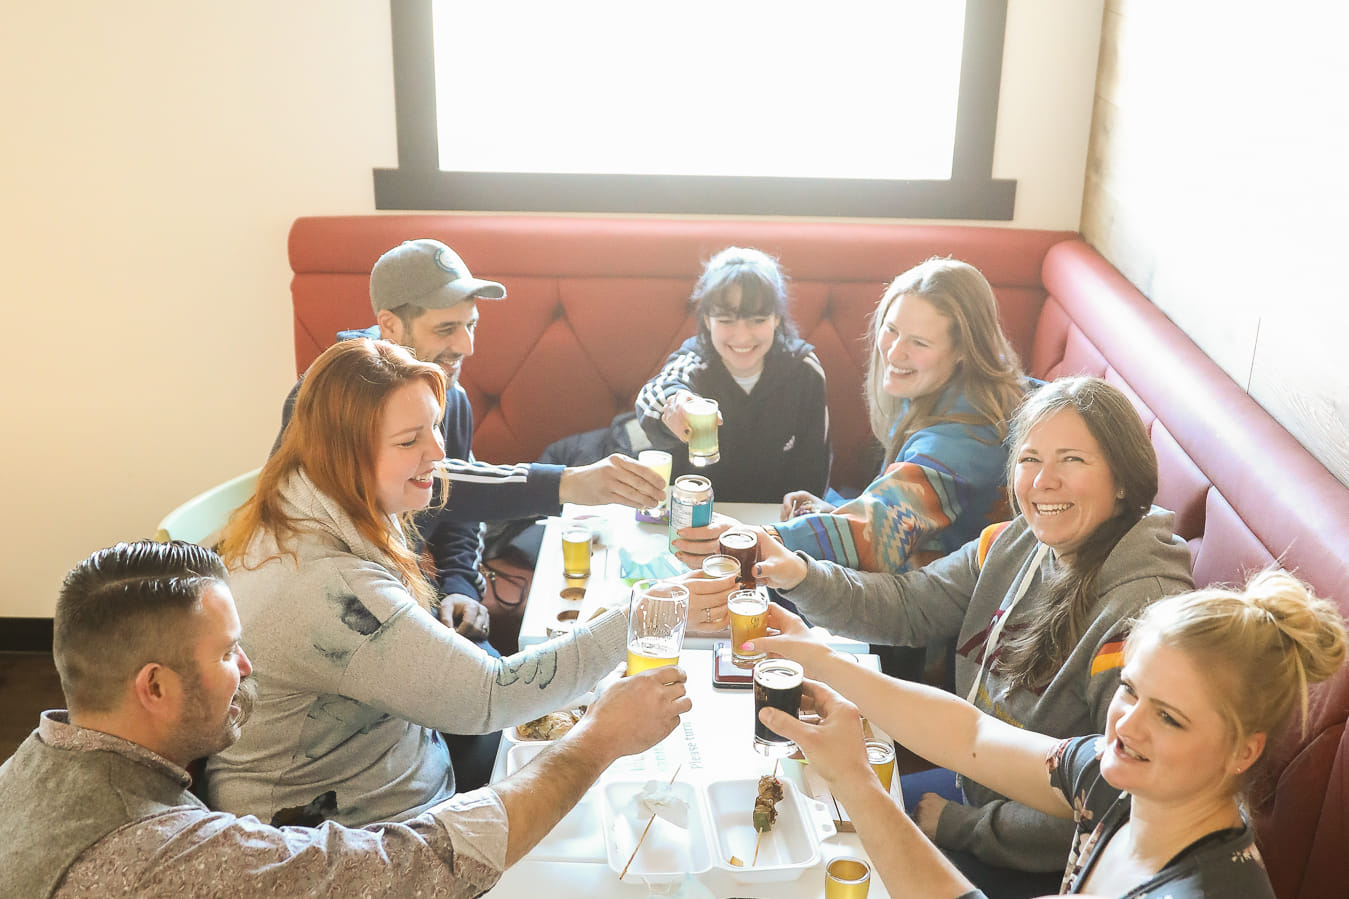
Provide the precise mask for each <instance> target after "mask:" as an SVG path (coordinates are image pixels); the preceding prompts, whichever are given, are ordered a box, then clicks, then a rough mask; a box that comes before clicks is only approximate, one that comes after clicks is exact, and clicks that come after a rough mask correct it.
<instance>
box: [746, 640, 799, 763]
mask: <svg viewBox="0 0 1349 899" xmlns="http://www.w3.org/2000/svg"><path fill="white" fill-rule="evenodd" d="M804 674H805V672H804V670H803V669H802V668H801V666H800V665H798V664H797V663H796V662H793V661H792V660H791V659H765V660H764V661H762V662H760V663H759V664H757V665H755V666H754V748H755V749H756V750H758V751H759V754H760V755H766V756H768V757H769V758H786V757H787V756H789V755H791V754H792V753H793V752H795V751H796V744H795V743H793V742H792V741H791V740H788V739H787V738H786V737H784V736H782V735H781V734H778V733H774V732H773V731H771V730H769V729H768V726H767V725H765V724H764V723H763V722H762V721H760V720H759V710H760V709H762V708H763V707H764V706H771V707H772V708H775V709H782V710H783V711H784V712H786V713H787V714H788V715H791V716H792V717H793V718H795V717H798V716H799V715H800V714H801V679H802V677H803V676H804Z"/></svg>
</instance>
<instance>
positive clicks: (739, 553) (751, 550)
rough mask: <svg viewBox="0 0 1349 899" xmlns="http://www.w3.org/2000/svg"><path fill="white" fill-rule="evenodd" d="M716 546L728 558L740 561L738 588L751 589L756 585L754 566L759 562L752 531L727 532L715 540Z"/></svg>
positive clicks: (757, 541)
mask: <svg viewBox="0 0 1349 899" xmlns="http://www.w3.org/2000/svg"><path fill="white" fill-rule="evenodd" d="M717 546H718V547H719V548H720V549H721V551H722V552H723V553H725V554H726V555H728V556H735V557H736V558H737V559H739V560H740V586H742V587H744V588H745V589H747V590H748V589H751V588H753V587H754V586H755V585H756V583H757V582H756V581H755V580H754V566H755V564H756V563H757V562H758V561H759V538H758V537H756V536H755V535H754V532H753V531H742V530H735V529H732V530H729V531H726V532H725V533H723V534H722V535H721V536H720V537H718V538H717Z"/></svg>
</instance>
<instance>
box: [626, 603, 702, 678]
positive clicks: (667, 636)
mask: <svg viewBox="0 0 1349 899" xmlns="http://www.w3.org/2000/svg"><path fill="white" fill-rule="evenodd" d="M688 619H689V591H688V588H687V587H685V586H684V585H683V584H672V583H666V582H664V581H638V582H637V583H636V584H634V585H633V588H632V599H631V603H630V605H629V607H628V674H639V673H641V672H643V671H645V670H647V669H648V668H661V667H663V666H665V665H675V664H678V662H679V650H680V649H681V648H683V646H684V628H685V627H686V626H687V625H688Z"/></svg>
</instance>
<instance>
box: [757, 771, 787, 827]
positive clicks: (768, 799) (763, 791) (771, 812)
mask: <svg viewBox="0 0 1349 899" xmlns="http://www.w3.org/2000/svg"><path fill="white" fill-rule="evenodd" d="M781 801H782V781H780V780H778V779H777V778H776V777H774V776H773V775H771V774H765V775H764V776H763V777H761V778H759V795H758V797H757V798H755V800H754V829H755V830H757V831H758V832H759V833H768V831H770V830H772V829H773V825H774V824H775V823H776V822H777V820H778V810H777V804H778V803H779V802H781Z"/></svg>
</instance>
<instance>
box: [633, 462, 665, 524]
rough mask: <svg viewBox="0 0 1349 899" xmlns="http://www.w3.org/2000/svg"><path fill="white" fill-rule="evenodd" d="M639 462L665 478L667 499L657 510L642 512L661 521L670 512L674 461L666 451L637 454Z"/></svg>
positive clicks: (662, 501) (644, 510)
mask: <svg viewBox="0 0 1349 899" xmlns="http://www.w3.org/2000/svg"><path fill="white" fill-rule="evenodd" d="M637 461H638V462H640V463H641V464H643V465H645V466H646V467H647V468H649V469H651V470H652V471H654V472H655V473H656V474H658V475H660V476H661V477H663V478H665V492H666V497H665V499H663V500H661V504H660V505H659V506H656V507H655V508H652V509H643V510H642V514H643V515H645V516H646V517H647V518H650V519H653V520H655V521H661V520H663V519H664V518H665V516H666V514H667V513H668V511H669V501H670V497H669V491H670V465H671V464H672V463H673V461H674V460H673V459H671V458H670V454H669V453H667V452H665V451H664V450H642V451H641V452H640V453H638V454H637Z"/></svg>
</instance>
